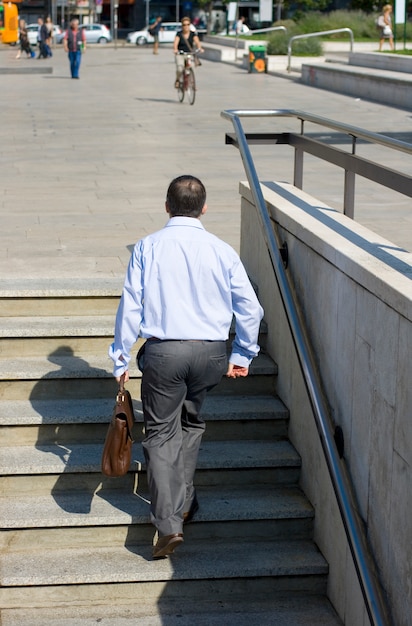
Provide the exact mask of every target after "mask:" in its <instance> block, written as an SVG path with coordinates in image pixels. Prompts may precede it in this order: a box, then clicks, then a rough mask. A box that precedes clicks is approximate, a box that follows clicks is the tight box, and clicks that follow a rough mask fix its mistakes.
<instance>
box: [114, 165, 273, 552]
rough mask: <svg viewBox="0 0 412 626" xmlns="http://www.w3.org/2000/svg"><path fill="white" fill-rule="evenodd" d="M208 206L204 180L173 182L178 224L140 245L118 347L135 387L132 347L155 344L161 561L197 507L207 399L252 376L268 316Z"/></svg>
mask: <svg viewBox="0 0 412 626" xmlns="http://www.w3.org/2000/svg"><path fill="white" fill-rule="evenodd" d="M206 209H207V206H206V190H205V188H204V186H203V184H202V183H201V181H200V180H199V179H197V178H195V177H193V176H180V177H178V178H176V179H174V180H173V181H172V182H171V183H170V185H169V188H168V191H167V197H166V211H167V213H168V214H169V218H170V219H169V221H168V223H167V224H166V226H165V227H164V228H163V229H162V230H160V231H158V232H156V233H154V234H152V235H148V236H147V237H145V238H144V239H142V240H141V241H139V242H138V243H137V244H136V246H135V248H134V251H133V253H132V256H131V259H130V263H129V267H128V270H127V274H126V279H125V283H124V288H123V293H122V298H121V301H120V304H119V308H118V312H117V316H116V326H115V337H114V343H113V344H112V345H111V347H110V349H109V354H110V356H111V358H112V359H113V361H114V372H113V373H114V376H115V377H116V379H117V380H118V381H119V380H120V377H121V376H122V375H123V376H124V379H125V382H126V381H127V380H128V378H129V374H128V363H129V361H130V349H131V347H132V346H133V344H134V343H135V341H136V339H137V337H138V336H139V335H140V336H142V337H144V338H146V339H147V341H146V343H145V352H144V365H142V366H141V369H143V378H142V406H143V415H144V423H145V439H144V441H143V449H144V454H145V458H146V464H147V474H148V483H149V490H150V495H151V520H152V523H153V524H154V525H155V527H156V528H157V530H158V541H157V543H156V545H155V546H154V548H153V557H154V558H159V557H165V556H167V555H168V554H171V553H172V552H173V551H174V550H175V548H176V547H177V546H178V545H179V544H181V543H182V542H183V523H187V522H189V521H190V520H191V519H192V518H193V516H194V514H195V513H196V511H197V509H198V502H197V498H196V492H195V488H194V486H193V478H194V473H195V470H196V463H197V456H198V451H199V446H200V442H201V438H202V435H203V432H204V429H205V423H204V421H203V420H202V419H201V417H200V416H199V413H200V410H201V407H202V404H203V401H204V399H205V397H206V394H207V392H208V391H209V390H210V389H212V388H213V387H214V386H215V385H217V384H218V383H219V381H220V380H221V378H222V376H223V375H224V374H226V376H228V377H229V378H237V377H242V376H247V375H248V371H249V365H250V363H251V361H252V359H253V358H254V357H255V356H257V354H258V352H259V346H258V345H257V339H258V332H259V325H260V321H261V319H262V317H263V310H262V308H261V306H260V304H259V302H258V300H257V298H256V295H255V292H254V290H253V287H252V285H251V284H250V281H249V279H248V277H247V274H246V271H245V269H244V267H243V265H242V262H241V261H240V258H239V256H238V255H237V253H236V252H235V251H234V250H233V248H231V247H230V246H229V245H228V244H226V243H225V242H223V241H222V240H220V239H218V238H217V237H215V236H214V235H212V234H210V233H208V232H207V231H206V230H205V229H204V227H203V225H202V224H201V221H200V217H201V216H202V215H203V214H204V213H205V212H206ZM233 315H234V316H235V320H236V331H235V338H234V341H233V344H232V351H231V354H230V356H229V362H228V359H227V353H226V340H227V338H228V336H229V330H230V326H231V322H232V317H233Z"/></svg>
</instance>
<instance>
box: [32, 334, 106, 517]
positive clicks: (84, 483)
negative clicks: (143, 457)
mask: <svg viewBox="0 0 412 626" xmlns="http://www.w3.org/2000/svg"><path fill="white" fill-rule="evenodd" d="M48 360H49V361H50V362H51V363H52V364H54V365H57V368H56V367H54V368H52V369H51V371H50V372H49V373H47V374H46V375H45V376H44V377H43V378H42V379H41V380H39V381H38V383H36V385H35V386H34V388H33V390H32V392H31V394H30V402H31V404H32V407H33V409H34V410H35V411H36V412H37V413H38V414H39V415H40V416H41V418H42V425H41V427H40V428H39V434H38V438H37V442H36V448H37V449H38V450H41V451H42V452H43V453H44V454H47V455H55V456H56V457H57V459H55V460H56V463H52V464H51V465H52V466H54V467H52V469H51V470H50V471H51V474H52V475H53V474H57V479H56V482H55V483H54V485H53V487H52V490H51V494H52V496H53V498H54V500H55V502H56V503H57V504H58V506H59V507H60V508H61V509H63V510H64V511H67V512H68V513H89V512H90V508H91V502H92V499H93V496H94V494H95V491H96V489H97V488H98V486H99V485H100V484H101V482H102V475H101V474H100V471H96V469H97V468H96V465H97V467H98V470H99V469H100V458H99V446H96V445H95V444H96V443H99V444H100V443H101V449H103V443H104V437H105V431H106V429H107V425H108V422H109V420H110V415H111V411H112V409H113V404H114V398H115V394H116V389H117V386H116V381H115V380H114V379H113V378H111V377H110V376H109V374H108V372H106V371H105V370H102V369H100V368H94V367H91V366H90V365H89V364H88V362H87V361H85V360H84V359H82V358H81V357H78V356H75V354H74V351H73V349H72V348H71V347H70V346H67V345H62V346H59V347H58V348H57V349H56V350H54V351H53V352H51V353H50V354H49V356H48ZM83 372H84V373H85V375H87V378H89V379H93V383H92V386H93V387H94V389H93V392H91V393H90V394H89V397H84V398H82V397H81V396H82V395H83V394H82V392H81V385H80V384H78V381H79V379H80V378H81V377H82V373H83ZM99 388H100V390H99ZM90 396H92V397H90ZM105 417H106V423H105V422H104V421H103V420H104V418H105ZM96 422H97V423H96ZM83 431H84V434H83Z"/></svg>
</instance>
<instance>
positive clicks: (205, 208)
mask: <svg viewBox="0 0 412 626" xmlns="http://www.w3.org/2000/svg"><path fill="white" fill-rule="evenodd" d="M206 211H207V204H205V206H204V207H203V209H202V212H201V214H200V215H204V214H205V213H206Z"/></svg>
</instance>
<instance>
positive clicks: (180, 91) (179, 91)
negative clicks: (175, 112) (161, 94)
mask: <svg viewBox="0 0 412 626" xmlns="http://www.w3.org/2000/svg"><path fill="white" fill-rule="evenodd" d="M184 97H185V89H184V83H183V74H181V76H180V79H179V87H178V88H177V99H178V100H179V102H183V98H184Z"/></svg>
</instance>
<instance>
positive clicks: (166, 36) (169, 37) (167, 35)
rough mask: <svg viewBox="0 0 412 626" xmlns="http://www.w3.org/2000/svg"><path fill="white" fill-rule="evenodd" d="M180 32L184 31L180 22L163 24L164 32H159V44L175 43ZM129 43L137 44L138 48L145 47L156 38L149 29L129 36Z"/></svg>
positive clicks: (127, 39)
mask: <svg viewBox="0 0 412 626" xmlns="http://www.w3.org/2000/svg"><path fill="white" fill-rule="evenodd" d="M178 30H182V24H181V23H180V22H163V23H162V30H161V31H160V32H159V43H173V42H174V40H175V37H176V33H177V31H178ZM126 41H127V42H128V43H135V44H136V45H137V46H144V45H145V44H147V43H153V42H154V38H153V37H152V35H151V34H150V33H149V31H148V30H147V28H144V29H143V30H137V31H135V32H133V33H129V34H128V35H127V38H126Z"/></svg>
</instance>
